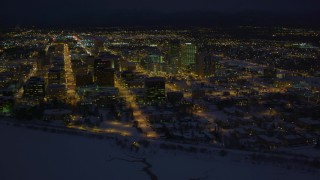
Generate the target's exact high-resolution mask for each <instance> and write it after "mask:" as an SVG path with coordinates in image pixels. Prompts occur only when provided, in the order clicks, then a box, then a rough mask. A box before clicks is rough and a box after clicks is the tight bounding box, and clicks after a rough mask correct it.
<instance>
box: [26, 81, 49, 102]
mask: <svg viewBox="0 0 320 180" xmlns="http://www.w3.org/2000/svg"><path fill="white" fill-rule="evenodd" d="M23 89H24V93H23V96H24V97H26V98H34V99H41V98H44V96H45V82H44V79H43V78H41V77H31V78H30V79H28V80H27V82H26V84H25V85H24V86H23Z"/></svg>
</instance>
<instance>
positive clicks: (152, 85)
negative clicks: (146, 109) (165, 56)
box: [145, 77, 166, 104]
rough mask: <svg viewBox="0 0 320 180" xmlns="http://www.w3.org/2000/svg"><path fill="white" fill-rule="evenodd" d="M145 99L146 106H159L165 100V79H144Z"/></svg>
mask: <svg viewBox="0 0 320 180" xmlns="http://www.w3.org/2000/svg"><path fill="white" fill-rule="evenodd" d="M145 99H146V103H147V104H160V103H163V102H165V100H166V89H165V79H164V78H162V77H151V78H146V79H145Z"/></svg>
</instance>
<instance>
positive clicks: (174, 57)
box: [166, 41, 180, 74]
mask: <svg viewBox="0 0 320 180" xmlns="http://www.w3.org/2000/svg"><path fill="white" fill-rule="evenodd" d="M166 61H167V64H168V69H167V72H168V73H173V74H175V73H177V72H178V68H179V67H180V43H179V41H171V42H169V43H168V53H167V56H166Z"/></svg>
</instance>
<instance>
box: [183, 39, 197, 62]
mask: <svg viewBox="0 0 320 180" xmlns="http://www.w3.org/2000/svg"><path fill="white" fill-rule="evenodd" d="M196 54H197V47H196V46H195V45H194V44H192V43H184V44H182V45H181V54H180V61H181V66H182V67H188V66H193V65H194V64H195V60H196Z"/></svg>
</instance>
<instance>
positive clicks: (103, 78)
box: [94, 59, 114, 87]
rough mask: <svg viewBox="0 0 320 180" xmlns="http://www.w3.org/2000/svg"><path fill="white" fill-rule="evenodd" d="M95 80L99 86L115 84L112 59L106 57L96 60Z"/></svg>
mask: <svg viewBox="0 0 320 180" xmlns="http://www.w3.org/2000/svg"><path fill="white" fill-rule="evenodd" d="M94 82H95V83H96V85H97V86H107V87H113V86H114V69H112V61H110V60H105V59H96V60H95V61H94Z"/></svg>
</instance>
